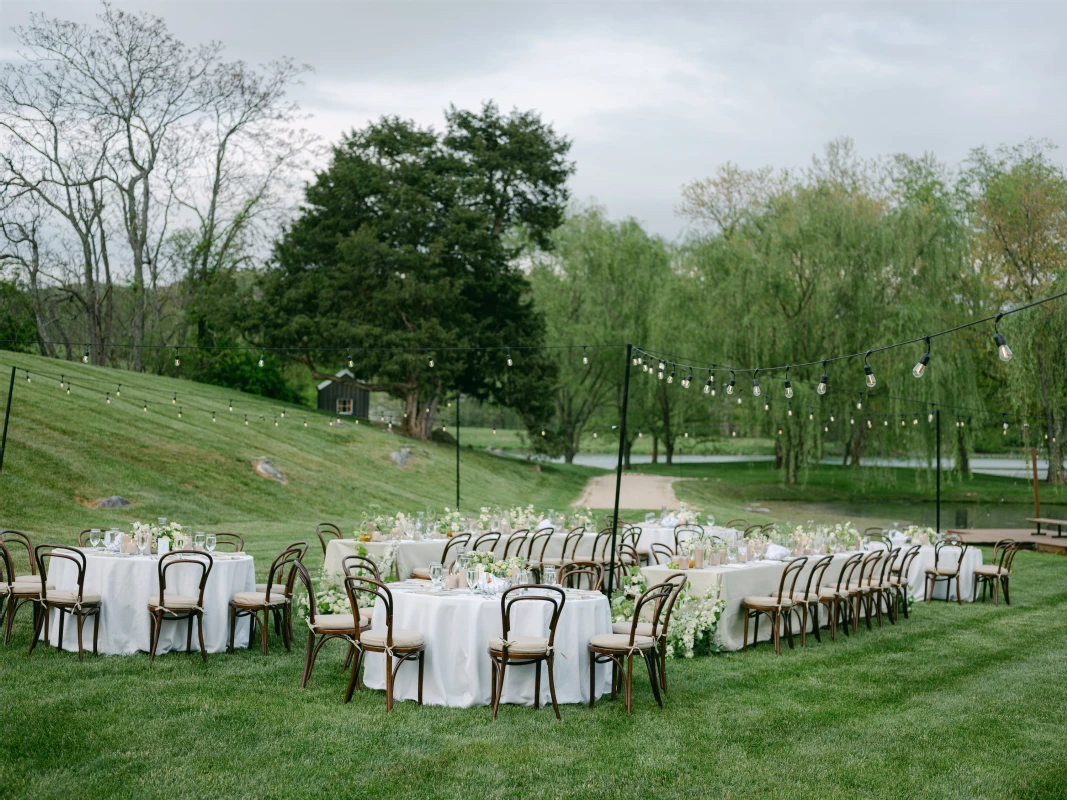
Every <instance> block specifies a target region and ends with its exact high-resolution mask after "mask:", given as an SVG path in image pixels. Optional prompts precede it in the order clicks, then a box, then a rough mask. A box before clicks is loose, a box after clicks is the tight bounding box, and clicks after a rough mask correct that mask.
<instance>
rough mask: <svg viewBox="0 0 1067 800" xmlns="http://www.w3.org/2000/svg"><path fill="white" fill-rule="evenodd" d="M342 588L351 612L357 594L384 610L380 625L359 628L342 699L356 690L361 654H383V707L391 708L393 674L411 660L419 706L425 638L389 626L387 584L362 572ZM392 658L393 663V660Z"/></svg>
mask: <svg viewBox="0 0 1067 800" xmlns="http://www.w3.org/2000/svg"><path fill="white" fill-rule="evenodd" d="M345 591H346V592H348V602H349V604H350V605H351V607H352V613H353V614H355V613H356V609H357V608H359V595H360V594H367V595H370V596H372V597H374V599H375V602H376V603H377V602H378V601H380V602H381V604H382V608H383V610H384V611H385V627H384V628H368V629H361V630H360V632H359V640H358V642H357V645H356V658H355V660H354V661H353V662H352V677H351V678H349V680H348V691H347V692H345V702H346V703H347V702H348V701H350V700H351V699H352V692H353V691H355V690H357V689H359V688H360V686H359V668H360V667H361V666H362V664H363V655H364V654H365V653H384V654H385V710H386V711H387V712H389V711H392V710H393V687H394V686H395V684H396V673H397V672H398V671H399V670H400V667H401V665H402V664H403V663H404V662H405V661H407V660H409V659H414V660H416V661H418V663H419V705H420V706H421V705H422V676H423V665H424V663H425V659H424V658H423V656H424V654H425V652H426V637H424V636H423V635H422V634H421V633H419V632H418V631H412V630H405V629H403V628H394V627H393V593H392V592H390V591H389V587H388V586H386V585H385V584H384V583H382V582H381V581H376V580H374V578H366V577H363V576H362V575H353V576H352V577H350V578H345ZM394 658H396V659H397V662H396V666H395V667H394V666H393V659H394Z"/></svg>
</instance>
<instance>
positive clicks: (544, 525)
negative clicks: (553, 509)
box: [534, 519, 552, 531]
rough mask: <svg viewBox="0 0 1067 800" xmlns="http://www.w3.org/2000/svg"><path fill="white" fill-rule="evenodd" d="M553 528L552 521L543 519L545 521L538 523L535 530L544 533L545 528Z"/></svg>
mask: <svg viewBox="0 0 1067 800" xmlns="http://www.w3.org/2000/svg"><path fill="white" fill-rule="evenodd" d="M551 527H552V522H551V521H550V520H548V519H543V520H541V521H540V522H538V523H537V527H536V528H534V530H535V531H543V530H544V529H545V528H551Z"/></svg>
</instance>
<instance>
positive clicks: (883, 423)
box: [882, 417, 889, 428]
mask: <svg viewBox="0 0 1067 800" xmlns="http://www.w3.org/2000/svg"><path fill="white" fill-rule="evenodd" d="M882 426H883V427H886V428H888V427H889V417H886V418H885V419H883V420H882Z"/></svg>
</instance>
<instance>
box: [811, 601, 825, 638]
mask: <svg viewBox="0 0 1067 800" xmlns="http://www.w3.org/2000/svg"><path fill="white" fill-rule="evenodd" d="M819 605H820V603H819V602H818V601H816V602H815V604H814V605H813V606H812V607H811V617H812V626H811V627H812V630H813V631H814V633H815V641H817V642H818V643H819V644H822V635H821V634H820V633H819V628H821V627H822V625H821V623H820V622H819Z"/></svg>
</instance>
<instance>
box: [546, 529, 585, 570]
mask: <svg viewBox="0 0 1067 800" xmlns="http://www.w3.org/2000/svg"><path fill="white" fill-rule="evenodd" d="M583 536H585V528H584V527H582V526H581V525H579V526H578V527H577V528H572V529H571V530H570V532H569V533H568V534H567V535H566V536H564V537H563V547H562V548H561V549H560V551H559V556H549V557H547V558H546V557H545V549H546V548H547V546H548V542H545V544H544V545H543V546H542V547H541V556H540V558H538V560H537V569H538V570H539V571H543V570H544V568H545V567H547V566H553V567H562V566H563V565H564V564H566V563H567V562H568V561H574V560H575V559H576V558H578V545H580V544H581V543H582V537H583Z"/></svg>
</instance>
